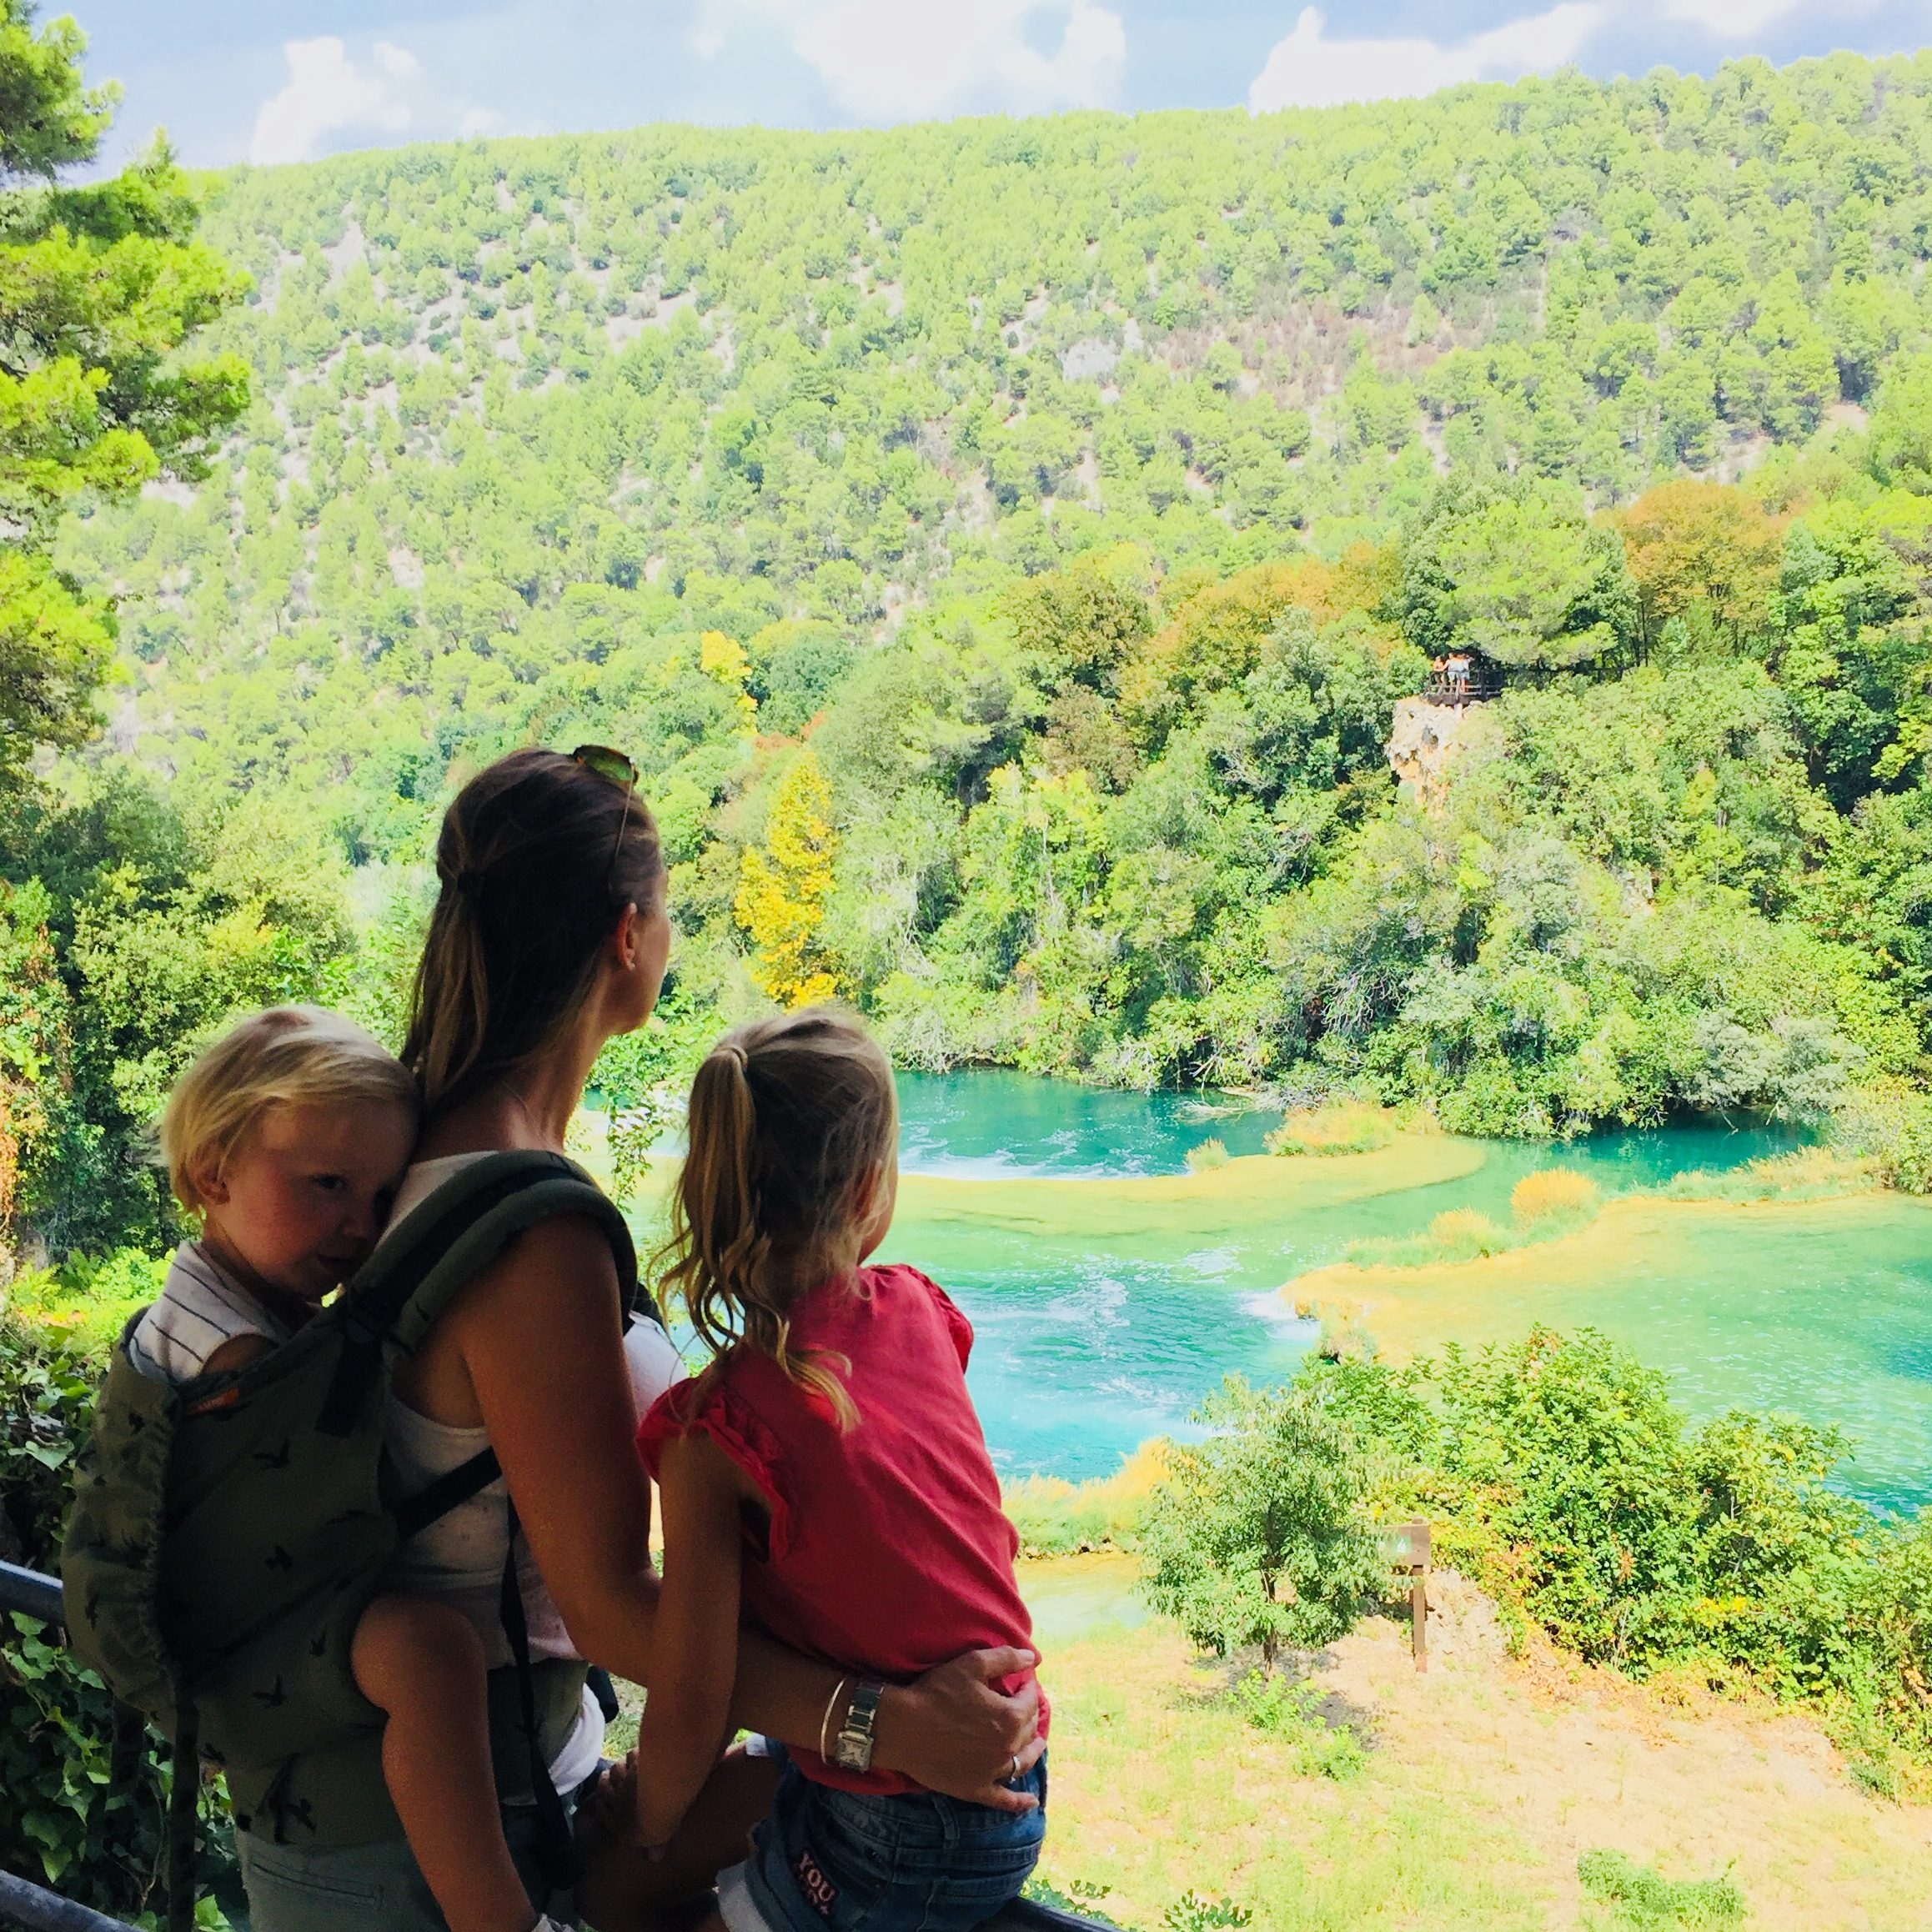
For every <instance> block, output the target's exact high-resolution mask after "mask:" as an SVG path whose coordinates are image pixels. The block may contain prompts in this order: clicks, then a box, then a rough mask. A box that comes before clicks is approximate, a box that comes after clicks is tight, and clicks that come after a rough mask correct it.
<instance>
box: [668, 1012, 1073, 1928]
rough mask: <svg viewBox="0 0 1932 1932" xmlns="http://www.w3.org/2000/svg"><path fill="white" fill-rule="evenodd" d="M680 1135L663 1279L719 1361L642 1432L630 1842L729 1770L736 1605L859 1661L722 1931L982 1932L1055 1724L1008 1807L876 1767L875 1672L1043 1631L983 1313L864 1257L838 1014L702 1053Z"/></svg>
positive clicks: (1021, 1870)
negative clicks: (654, 1585)
mask: <svg viewBox="0 0 1932 1932" xmlns="http://www.w3.org/2000/svg"><path fill="white" fill-rule="evenodd" d="M689 1129H690V1133H689V1138H690V1152H689V1153H688V1154H687V1156H686V1157H685V1164H684V1168H683V1172H682V1173H681V1175H680V1178H679V1182H678V1185H677V1188H676V1191H675V1195H674V1198H673V1205H672V1233H671V1241H670V1248H669V1250H668V1252H669V1253H670V1257H671V1262H670V1267H669V1269H668V1271H667V1275H666V1279H667V1280H668V1281H669V1282H671V1283H673V1284H675V1287H677V1289H678V1290H679V1291H680V1293H681V1295H682V1297H683V1299H684V1302H685V1306H686V1307H688V1309H689V1310H690V1318H691V1322H692V1325H693V1327H695V1329H696V1330H697V1332H698V1334H699V1335H700V1337H702V1338H703V1340H704V1341H705V1342H706V1343H707V1344H708V1345H709V1346H710V1348H711V1349H712V1351H713V1352H714V1355H715V1360H714V1361H713V1362H712V1363H711V1365H710V1367H708V1368H706V1369H705V1371H704V1372H703V1373H702V1374H700V1375H699V1376H697V1377H695V1378H693V1379H691V1380H690V1381H686V1382H682V1383H678V1384H677V1385H676V1386H675V1387H674V1388H671V1389H670V1390H668V1391H667V1392H666V1393H665V1395H663V1396H662V1397H660V1398H659V1400H658V1402H657V1403H656V1404H655V1406H654V1407H653V1408H652V1409H651V1411H650V1414H649V1415H648V1416H647V1417H646V1418H645V1422H644V1424H643V1427H642V1428H640V1431H639V1433H638V1447H639V1449H640V1453H642V1455H643V1456H644V1458H645V1462H646V1463H647V1464H648V1465H649V1466H650V1471H651V1473H652V1474H653V1475H654V1476H655V1477H656V1478H657V1479H658V1481H659V1483H660V1484H661V1485H662V1492H663V1510H664V1533H665V1564H664V1583H663V1591H662V1594H661V1596H660V1598H659V1609H658V1625H657V1628H658V1631H659V1633H660V1634H659V1644H660V1651H659V1654H660V1657H661V1659H663V1661H662V1664H661V1666H660V1669H658V1670H657V1671H655V1672H654V1674H653V1675H654V1679H655V1681H654V1687H653V1689H652V1690H651V1692H650V1698H649V1699H648V1701H647V1703H646V1705H645V1713H644V1719H643V1722H642V1724H641V1726H640V1731H639V1736H638V1749H637V1754H636V1758H635V1764H636V1766H637V1809H638V1816H637V1830H638V1834H639V1836H640V1839H641V1840H642V1842H643V1843H644V1844H646V1845H648V1846H658V1845H662V1844H665V1843H666V1842H668V1840H669V1839H670V1837H671V1835H672V1834H673V1833H674V1832H675V1829H676V1828H677V1825H678V1823H679V1820H680V1819H681V1818H682V1817H683V1816H684V1814H685V1810H686V1809H687V1808H688V1807H689V1805H690V1803H691V1800H692V1799H694V1798H695V1796H696V1794H697V1793H698V1790H699V1788H700V1786H701V1785H702V1784H704V1782H705V1778H706V1777H707V1776H708V1775H709V1774H710V1770H711V1769H712V1766H713V1765H714V1764H715V1762H716V1759H717V1756H718V1753H719V1750H720V1748H721V1747H722V1745H723V1744H724V1742H725V1739H726V1736H727V1734H728V1730H729V1726H730V1718H729V1707H730V1694H731V1684H732V1679H733V1674H734V1672H735V1669H736V1664H737V1650H738V1625H739V1619H740V1616H741V1615H742V1616H744V1617H745V1618H750V1620H751V1621H752V1622H754V1623H757V1624H759V1625H760V1626H762V1627H763V1628H765V1630H766V1631H768V1632H769V1633H770V1634H771V1635H772V1636H774V1637H775V1638H779V1639H780V1641H781V1642H783V1643H788V1644H790V1645H791V1646H793V1647H794V1648H797V1649H800V1650H802V1651H805V1652H806V1653H809V1654H811V1655H814V1656H817V1657H820V1658H823V1659H825V1660H826V1661H827V1662H829V1663H831V1664H833V1665H834V1666H835V1667H836V1668H837V1669H840V1670H841V1671H842V1672H844V1673H845V1674H846V1675H845V1680H844V1681H843V1682H842V1683H841V1684H840V1685H839V1687H838V1689H836V1691H835V1692H834V1693H833V1695H832V1698H831V1702H830V1704H828V1705H827V1707H826V1709H825V1721H824V1723H823V1724H822V1726H821V1727H820V1749H819V1750H817V1751H793V1752H791V1753H790V1754H789V1762H788V1763H787V1764H786V1765H785V1770H784V1773H783V1775H782V1777H781V1779H780V1783H779V1786H778V1790H777V1794H776V1796H775V1799H774V1801H773V1807H772V1809H771V1812H770V1814H769V1815H768V1816H767V1817H766V1819H765V1820H764V1822H763V1823H762V1824H760V1825H759V1826H758V1827H757V1829H756V1830H755V1832H754V1833H753V1834H752V1855H751V1856H750V1858H749V1859H746V1860H745V1863H744V1864H739V1865H735V1866H733V1867H732V1868H731V1869H730V1870H728V1871H727V1872H725V1874H722V1875H721V1877H720V1880H719V1909H720V1914H722V1917H723V1919H724V1920H725V1924H727V1925H728V1926H729V1927H730V1932H825V1928H826V1927H827V1926H830V1927H831V1928H833V1932H855V1929H856V1927H857V1925H858V1923H859V1921H860V1920H861V1919H864V1920H865V1922H866V1932H966V1928H968V1927H971V1926H975V1925H977V1924H981V1922H982V1921H983V1920H985V1919H988V1918H990V1917H991V1916H992V1914H994V1913H996V1911H998V1910H999V1909H1000V1908H1001V1906H1002V1905H1004V1904H1006V1903H1007V1902H1008V1901H1009V1900H1011V1899H1012V1898H1014V1897H1015V1896H1016V1894H1018V1892H1019V1890H1020V1888H1021V1885H1022V1884H1024V1883H1025V1881H1026V1876H1027V1874H1028V1873H1029V1872H1031V1869H1032V1868H1033V1864H1034V1862H1035V1860H1036V1859H1037V1858H1038V1856H1039V1853H1040V1844H1041V1838H1042V1836H1043V1834H1044V1831H1045V1816H1044V1813H1043V1811H1042V1810H1041V1803H1042V1802H1043V1801H1044V1799H1045V1796H1046V1764H1045V1762H1044V1759H1043V1758H1040V1757H1039V1756H1038V1753H1039V1751H1041V1750H1042V1749H1043V1748H1044V1747H1043V1745H1041V1746H1036V1748H1035V1749H1034V1750H1033V1751H1030V1752H1028V1753H1026V1754H1022V1755H1021V1757H1019V1758H1016V1759H1014V1763H1013V1779H1012V1784H1013V1788H1014V1789H1016V1791H1019V1792H1022V1793H1025V1794H1030V1795H1031V1798H1032V1799H1034V1800H1035V1802H1034V1803H1033V1804H1032V1805H1031V1807H1030V1808H1029V1809H1024V1810H1020V1811H1014V1812H1009V1811H996V1810H993V1809H990V1808H988V1807H986V1806H983V1805H976V1804H966V1803H963V1802H961V1800H958V1799H951V1798H946V1797H942V1796H940V1795H939V1794H936V1793H933V1792H929V1791H925V1790H921V1789H919V1788H918V1787H917V1786H916V1785H914V1784H911V1783H910V1782H909V1781H908V1780H907V1779H904V1778H902V1777H900V1776H898V1775H896V1774H894V1773H891V1772H888V1771H884V1770H876V1769H873V1768H872V1764H871V1744H872V1739H871V1732H872V1719H873V1714H874V1712H875V1711H876V1709H877V1704H878V1699H879V1695H880V1694H881V1689H883V1686H884V1684H886V1683H887V1682H903V1681H906V1680H909V1679H911V1678H913V1677H916V1676H917V1675H918V1674H919V1673H920V1672H921V1671H922V1670H925V1669H927V1668H928V1667H930V1666H931V1665H932V1664H939V1663H942V1662H944V1661H945V1660H946V1659H948V1658H951V1657H955V1656H957V1655H958V1654H959V1653H961V1651H962V1650H969V1649H972V1648H976V1647H978V1646H980V1645H991V1644H1012V1645H1015V1646H1016V1647H1018V1648H1021V1649H1027V1650H1030V1649H1031V1634H1032V1626H1031V1621H1030V1619H1029V1618H1028V1616H1027V1613H1026V1606H1025V1605H1024V1604H1023V1603H1021V1600H1020V1593H1019V1590H1018V1588H1017V1587H1016V1584H1015V1582H1014V1578H1013V1558H1014V1555H1015V1553H1016V1549H1017V1546H1018V1545H1017V1538H1016V1536H1015V1534H1014V1532H1013V1528H1012V1526H1011V1523H1008V1522H1007V1520H1006V1516H1005V1515H1004V1513H1002V1512H1001V1508H1000V1489H999V1483H998V1481H997V1479H996V1478H995V1476H994V1474H993V1468H992V1463H991V1459H990V1458H989V1457H988V1456H987V1453H986V1438H985V1436H984V1435H983V1433H981V1428H980V1423H979V1418H978V1417H977V1416H976V1414H975V1413H974V1411H973V1406H972V1401H971V1398H970V1397H969V1396H968V1395H967V1393H966V1373H965V1371H966V1356H967V1353H968V1352H969V1350H970V1349H971V1346H972V1329H971V1326H970V1325H969V1324H968V1322H967V1321H966V1317H965V1316H963V1315H962V1314H961V1312H959V1310H958V1309H957V1308H956V1307H954V1306H953V1305H952V1303H951V1302H950V1301H949V1300H948V1299H947V1298H946V1294H945V1292H944V1291H943V1290H942V1289H941V1288H940V1287H937V1286H936V1285H935V1284H934V1283H933V1282H930V1281H928V1280H927V1279H926V1277H925V1276H924V1275H922V1274H921V1273H920V1272H918V1271H917V1270H916V1269H915V1268H911V1267H866V1266H865V1265H864V1263H865V1262H866V1257H868V1256H869V1255H871V1253H872V1252H873V1251H874V1250H875V1249H876V1247H878V1245H879V1243H880V1242H881V1241H882V1240H883V1239H884V1238H885V1235H886V1229H887V1227H889V1226H890V1225H891V1219H892V1208H893V1203H894V1199H895V1196H896V1191H897V1182H898V1167H897V1157H896V1150H897V1144H898V1134H899V1123H898V1111H897V1106H896V1099H895V1096H894V1092H893V1087H892V1073H891V1067H890V1066H889V1065H888V1064H887V1062H886V1056H885V1055H884V1053H883V1052H881V1051H880V1049H879V1047H878V1046H877V1044H876V1042H875V1041H872V1040H871V1038H870V1037H869V1036H867V1035H866V1032H865V1031H864V1030H863V1029H862V1028H861V1026H859V1025H858V1023H857V1022H856V1021H855V1020H853V1019H852V1018H851V1017H849V1016H846V1014H844V1013H842V1012H840V1011H836V1010H835V1009H832V1008H830V1007H823V1006H820V1007H811V1008H807V1009H805V1011H800V1012H795V1013H790V1014H786V1015H785V1016H782V1017H780V1018H777V1019H772V1020H763V1021H756V1022H755V1023H754V1024H752V1025H750V1026H740V1027H738V1028H736V1029H735V1031H732V1032H730V1033H729V1034H727V1035H726V1036H725V1038H724V1039H723V1040H722V1041H720V1043H719V1044H718V1046H716V1047H715V1048H714V1049H713V1050H712V1051H711V1054H710V1057H709V1058H708V1059H707V1060H706V1061H705V1063H704V1065H703V1066H700V1068H699V1070H698V1073H697V1077H696V1079H695V1081H694V1082H693V1083H692V1087H691V1102H690V1122H689ZM1030 1678H1031V1671H1029V1672H1027V1673H1026V1676H1025V1677H1022V1678H1021V1679H1015V1680H1013V1681H1012V1682H1011V1683H1010V1684H1007V1685H1005V1686H1003V1687H1002V1688H1004V1689H1015V1688H1016V1687H1017V1685H1018V1684H1020V1683H1023V1682H1026V1681H1027V1679H1030ZM1045 1731H1046V1705H1045V1704H1044V1702H1042V1704H1041V1736H1042V1738H1043V1737H1044V1734H1045Z"/></svg>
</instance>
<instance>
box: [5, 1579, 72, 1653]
mask: <svg viewBox="0 0 1932 1932" xmlns="http://www.w3.org/2000/svg"><path fill="white" fill-rule="evenodd" d="M8 1610H20V1611H23V1612H24V1613H26V1614H27V1615H28V1616H29V1617H38V1618H39V1619H40V1620H41V1622H42V1623H51V1624H52V1625H53V1628H55V1629H57V1630H58V1631H59V1632H60V1633H62V1634H63V1636H64V1635H65V1634H66V1633H67V1612H66V1611H65V1609H63V1608H62V1606H61V1599H60V1578H58V1577H43V1575H42V1574H41V1573H40V1572H39V1571H38V1570H30V1569H25V1568H22V1567H21V1565H20V1564H18V1563H0V1612H3V1611H8Z"/></svg>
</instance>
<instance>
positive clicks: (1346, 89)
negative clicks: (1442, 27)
mask: <svg viewBox="0 0 1932 1932" xmlns="http://www.w3.org/2000/svg"><path fill="white" fill-rule="evenodd" d="M1679 3H1680V4H1685V5H1689V4H1692V3H1693V0H1679ZM1783 3H1784V0H1719V5H1720V6H1725V7H1733V8H1740V9H1741V8H1744V7H1749V6H1752V5H1759V6H1764V5H1774V4H1783ZM1603 16H1604V9H1603V8H1602V7H1601V6H1598V5H1594V4H1584V3H1582V0H1566V4H1564V5H1562V6H1559V7H1553V8H1551V9H1550V10H1549V12H1548V13H1537V14H1532V15H1530V16H1528V18H1525V19H1522V20H1512V21H1508V22H1506V23H1504V24H1503V26H1501V27H1496V28H1491V29H1490V30H1489V32H1488V33H1478V34H1476V35H1474V36H1473V37H1472V38H1469V39H1468V40H1465V41H1462V42H1460V43H1458V44H1456V45H1455V46H1453V47H1445V46H1443V45H1442V44H1441V43H1438V42H1436V41H1433V40H1330V39H1329V38H1327V31H1326V29H1327V18H1326V17H1325V16H1324V15H1323V14H1322V12H1321V11H1320V9H1319V8H1314V7H1304V8H1302V13H1301V18H1299V19H1298V20H1297V21H1296V23H1295V30H1294V32H1293V33H1291V34H1290V35H1289V36H1288V37H1287V39H1286V40H1283V41H1280V42H1277V43H1276V45H1275V48H1274V49H1273V51H1272V53H1270V54H1269V55H1268V58H1267V65H1266V66H1264V67H1263V68H1262V70H1261V72H1260V73H1258V74H1257V75H1256V76H1255V78H1254V84H1253V85H1252V87H1251V88H1249V89H1248V91H1247V104H1248V106H1249V108H1251V109H1252V111H1253V112H1254V113H1257V114H1264V113H1268V112H1269V111H1270V110H1271V109H1272V108H1329V107H1334V106H1336V105H1337V104H1338V103H1341V102H1343V101H1381V100H1393V99H1398V98H1406V97H1408V96H1413V95H1416V94H1427V93H1433V92H1434V91H1435V90H1436V89H1437V88H1446V87H1450V86H1453V85H1454V83H1457V82H1458V81H1474V80H1514V79H1516V78H1518V77H1519V76H1521V75H1523V74H1526V73H1534V72H1537V71H1538V70H1540V69H1543V68H1553V67H1561V66H1562V65H1563V63H1564V62H1565V61H1566V60H1573V59H1574V58H1576V55H1577V53H1578V49H1579V48H1582V46H1583V43H1584V42H1585V41H1586V40H1588V38H1589V37H1590V35H1591V34H1592V33H1594V32H1595V30H1596V28H1598V26H1599V25H1600V24H1601V23H1602V22H1603Z"/></svg>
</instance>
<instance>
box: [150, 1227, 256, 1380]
mask: <svg viewBox="0 0 1932 1932" xmlns="http://www.w3.org/2000/svg"><path fill="white" fill-rule="evenodd" d="M293 1334H294V1329H292V1328H291V1327H289V1325H288V1324H287V1323H286V1322H282V1321H279V1320H278V1319H277V1318H276V1317H275V1316H274V1315H273V1314H272V1313H270V1312H269V1311H268V1309H267V1308H266V1307H263V1305H262V1303H261V1302H258V1301H257V1300H256V1299H255V1297H253V1295H251V1294H250V1293H249V1292H248V1290H247V1289H246V1288H244V1287H242V1286H240V1284H239V1283H238V1282H236V1281H234V1280H233V1277H230V1276H228V1275H227V1274H225V1273H224V1272H223V1271H222V1269H221V1268H220V1267H218V1265H217V1264H216V1262H215V1260H214V1257H213V1256H212V1255H211V1254H209V1252H208V1250H207V1249H206V1248H205V1247H203V1246H202V1244H201V1243H200V1242H198V1241H184V1242H182V1244H181V1246H180V1247H178V1248H176V1249H175V1251H174V1259H173V1261H172V1262H169V1263H168V1279H167V1280H166V1281H165V1282H163V1284H162V1288H161V1298H160V1300H159V1301H158V1302H155V1303H154V1304H153V1307H150V1308H149V1309H148V1312H147V1313H146V1314H144V1315H143V1316H142V1317H141V1319H140V1321H139V1322H137V1323H136V1324H135V1327H134V1332H133V1334H131V1335H130V1336H129V1337H128V1361H129V1362H132V1363H133V1365H134V1367H136V1368H138V1370H139V1371H140V1372H141V1373H142V1374H143V1375H145V1376H148V1377H151V1378H152V1379H153V1380H154V1381H156V1382H171V1383H183V1382H192V1381H193V1379H194V1377H196V1376H198V1375H199V1374H201V1373H202V1372H203V1367H204V1366H205V1365H206V1363H207V1361H208V1357H209V1356H211V1355H212V1354H213V1353H214V1352H215V1350H216V1349H218V1347H221V1345H222V1343H223V1342H232V1341H233V1339H234V1338H235V1337H236V1336H238V1335H265V1336H266V1337H268V1340H269V1341H271V1342H286V1341H287V1340H288V1339H289V1337H290V1336H292V1335H293Z"/></svg>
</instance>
